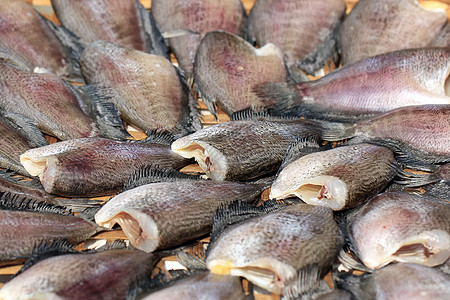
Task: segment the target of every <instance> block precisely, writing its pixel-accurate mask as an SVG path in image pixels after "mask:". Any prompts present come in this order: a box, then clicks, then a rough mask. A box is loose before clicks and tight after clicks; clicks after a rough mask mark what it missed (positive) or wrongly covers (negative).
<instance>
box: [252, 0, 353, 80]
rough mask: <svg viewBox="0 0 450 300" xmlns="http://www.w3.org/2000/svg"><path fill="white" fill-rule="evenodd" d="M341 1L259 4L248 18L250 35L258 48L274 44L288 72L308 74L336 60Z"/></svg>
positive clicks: (260, 0) (266, 0) (264, 1)
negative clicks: (291, 70) (290, 70)
mask: <svg viewBox="0 0 450 300" xmlns="http://www.w3.org/2000/svg"><path fill="white" fill-rule="evenodd" d="M344 14H345V2H344V1H343V0H301V1H298V0H287V1H286V0H285V1H277V0H258V1H256V2H255V5H254V6H253V8H252V10H251V12H250V15H249V35H250V37H251V39H252V40H255V41H256V44H257V45H258V46H260V47H262V46H264V45H265V44H267V43H273V44H275V45H277V46H278V47H280V49H281V50H282V51H283V52H284V54H285V58H286V63H287V65H288V67H289V68H290V69H291V68H292V67H294V68H300V69H302V70H304V71H306V72H308V73H310V74H313V73H314V72H315V71H317V70H319V69H320V68H322V67H323V65H324V64H325V63H326V62H327V61H328V60H330V58H331V57H333V56H336V44H337V42H336V35H337V31H338V29H339V27H340V24H341V21H342V18H343V16H344Z"/></svg>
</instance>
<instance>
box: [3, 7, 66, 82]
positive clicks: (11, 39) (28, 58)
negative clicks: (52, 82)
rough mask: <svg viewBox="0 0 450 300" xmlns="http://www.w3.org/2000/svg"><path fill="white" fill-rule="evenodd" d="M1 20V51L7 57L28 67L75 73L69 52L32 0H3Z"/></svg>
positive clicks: (59, 73)
mask: <svg viewBox="0 0 450 300" xmlns="http://www.w3.org/2000/svg"><path fill="white" fill-rule="evenodd" d="M0 20H1V22H0V52H3V53H2V56H3V55H6V58H7V60H10V61H13V62H14V63H17V64H19V65H20V66H21V67H23V68H25V69H27V70H28V71H33V70H34V69H35V68H38V69H40V70H41V71H46V72H51V73H54V74H56V75H58V76H62V77H71V75H73V74H74V70H73V67H72V66H71V65H70V63H71V57H70V53H69V52H68V50H67V49H65V48H64V47H63V46H62V45H61V43H60V42H59V40H58V39H57V37H56V36H55V34H54V33H53V32H52V30H51V29H50V27H49V26H48V25H47V24H46V22H45V21H44V18H43V17H41V16H40V15H39V14H38V13H37V12H36V11H35V10H34V9H33V7H32V6H31V5H30V4H28V3H26V2H25V1H17V0H4V1H1V3H0ZM30 28H33V30H30ZM2 72H3V71H2Z"/></svg>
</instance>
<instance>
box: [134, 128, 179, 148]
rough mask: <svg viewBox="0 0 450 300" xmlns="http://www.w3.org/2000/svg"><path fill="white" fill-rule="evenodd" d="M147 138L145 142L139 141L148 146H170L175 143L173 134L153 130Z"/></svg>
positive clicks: (148, 133)
mask: <svg viewBox="0 0 450 300" xmlns="http://www.w3.org/2000/svg"><path fill="white" fill-rule="evenodd" d="M147 135H148V136H147V138H146V139H145V140H142V141H139V142H140V143H146V144H159V145H165V146H170V145H172V143H173V142H174V141H175V137H174V136H173V134H172V133H171V132H168V131H160V130H157V129H155V130H152V131H150V132H147Z"/></svg>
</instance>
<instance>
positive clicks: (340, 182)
mask: <svg viewBox="0 0 450 300" xmlns="http://www.w3.org/2000/svg"><path fill="white" fill-rule="evenodd" d="M394 161H395V159H394V153H393V152H392V151H391V150H389V149H388V148H385V147H380V146H375V145H369V144H358V145H354V146H341V147H338V148H334V149H331V150H327V151H322V152H316V153H311V154H308V155H305V156H303V157H301V158H299V159H297V160H295V161H294V162H292V163H290V164H288V165H287V166H286V167H285V168H284V169H282V170H281V172H280V173H279V174H278V177H277V179H275V181H274V183H273V184H272V187H271V190H270V196H269V197H270V198H272V199H286V198H289V197H291V196H296V197H299V198H300V199H302V200H303V201H304V202H306V203H308V204H313V205H323V206H328V207H330V208H331V209H333V210H343V209H349V208H353V207H355V206H358V205H360V204H361V203H362V202H364V201H365V200H367V199H369V198H370V197H372V196H374V195H376V194H377V193H379V192H380V191H381V190H383V189H384V188H385V187H386V186H387V184H388V183H389V182H390V181H391V180H392V179H393V178H394V176H395V170H394V168H393V167H392V164H393V163H394Z"/></svg>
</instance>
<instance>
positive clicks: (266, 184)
mask: <svg viewBox="0 0 450 300" xmlns="http://www.w3.org/2000/svg"><path fill="white" fill-rule="evenodd" d="M276 178H277V177H276V175H272V176H267V177H261V178H256V179H253V180H250V181H244V183H246V184H253V185H259V186H260V187H261V190H265V189H267V188H270V186H271V185H272V183H273V182H274V181H275V179H276Z"/></svg>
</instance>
